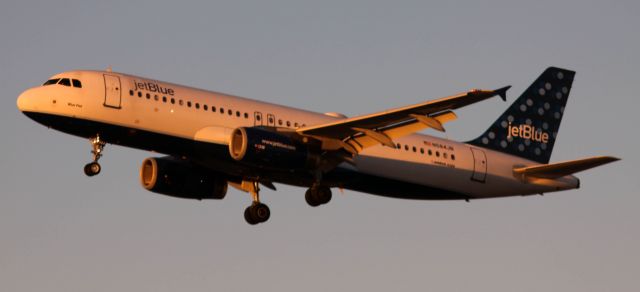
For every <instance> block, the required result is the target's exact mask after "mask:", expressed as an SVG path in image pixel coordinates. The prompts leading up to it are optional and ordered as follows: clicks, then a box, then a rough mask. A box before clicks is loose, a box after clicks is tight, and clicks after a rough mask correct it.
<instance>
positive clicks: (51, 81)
mask: <svg viewBox="0 0 640 292" xmlns="http://www.w3.org/2000/svg"><path fill="white" fill-rule="evenodd" d="M58 81H60V78H56V79H49V80H47V81H46V82H45V83H44V84H42V85H43V86H46V85H51V84H56V83H58Z"/></svg>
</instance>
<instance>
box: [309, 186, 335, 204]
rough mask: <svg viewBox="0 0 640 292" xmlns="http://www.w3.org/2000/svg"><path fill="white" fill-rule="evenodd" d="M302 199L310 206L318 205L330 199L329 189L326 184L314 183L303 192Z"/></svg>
mask: <svg viewBox="0 0 640 292" xmlns="http://www.w3.org/2000/svg"><path fill="white" fill-rule="evenodd" d="M304 199H305V200H306V201H307V204H309V206H311V207H318V206H320V205H324V204H326V203H329V201H331V189H330V188H329V187H326V186H321V185H317V184H314V185H313V186H311V187H310V188H309V189H308V190H307V192H306V193H305V194H304Z"/></svg>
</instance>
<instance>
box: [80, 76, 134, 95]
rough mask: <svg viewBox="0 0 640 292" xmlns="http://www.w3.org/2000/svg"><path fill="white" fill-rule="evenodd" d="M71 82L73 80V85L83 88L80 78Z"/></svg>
mask: <svg viewBox="0 0 640 292" xmlns="http://www.w3.org/2000/svg"><path fill="white" fill-rule="evenodd" d="M71 82H73V87H77V88H82V83H80V80H78V79H72V80H71ZM132 92H133V91H132ZM131 95H133V94H131Z"/></svg>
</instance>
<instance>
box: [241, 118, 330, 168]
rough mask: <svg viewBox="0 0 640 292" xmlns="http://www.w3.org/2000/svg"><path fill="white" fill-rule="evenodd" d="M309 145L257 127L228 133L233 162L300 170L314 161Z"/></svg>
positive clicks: (314, 156)
mask: <svg viewBox="0 0 640 292" xmlns="http://www.w3.org/2000/svg"><path fill="white" fill-rule="evenodd" d="M312 148H313V147H311V146H310V145H307V144H305V143H303V142H302V141H299V140H296V139H294V138H293V137H290V136H287V135H285V134H281V133H277V132H272V131H268V130H265V129H260V128H244V127H241V128H237V129H235V130H233V132H232V133H231V141H230V142H229V154H231V157H232V158H233V159H235V160H236V161H239V162H242V163H245V164H249V165H252V166H255V167H260V168H268V169H303V168H310V167H314V165H316V164H317V159H318V158H317V157H318V156H317V155H315V154H314V153H317V151H313V150H312Z"/></svg>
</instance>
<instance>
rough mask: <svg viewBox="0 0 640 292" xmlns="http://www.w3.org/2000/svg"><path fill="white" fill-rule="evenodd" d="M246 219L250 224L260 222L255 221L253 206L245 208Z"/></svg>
mask: <svg viewBox="0 0 640 292" xmlns="http://www.w3.org/2000/svg"><path fill="white" fill-rule="evenodd" d="M244 220H245V221H247V223H249V224H250V225H256V224H258V221H255V220H254V219H253V216H251V207H247V208H246V209H244Z"/></svg>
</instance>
